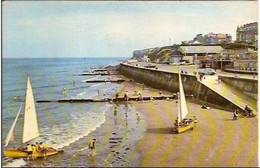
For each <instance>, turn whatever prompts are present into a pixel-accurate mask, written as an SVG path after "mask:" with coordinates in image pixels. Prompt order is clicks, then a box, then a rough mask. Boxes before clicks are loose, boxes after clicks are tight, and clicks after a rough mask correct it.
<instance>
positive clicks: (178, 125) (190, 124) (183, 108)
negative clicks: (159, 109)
mask: <svg viewBox="0 0 260 168" xmlns="http://www.w3.org/2000/svg"><path fill="white" fill-rule="evenodd" d="M178 76H179V93H178V100H179V103H178V117H177V119H176V121H175V123H174V131H175V132H177V133H182V132H185V131H187V130H190V129H193V128H195V127H196V123H197V119H196V117H195V116H193V118H185V117H186V116H187V114H188V108H187V104H186V99H185V95H184V90H183V86H182V80H181V74H180V69H179V72H178Z"/></svg>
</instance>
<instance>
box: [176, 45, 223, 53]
mask: <svg viewBox="0 0 260 168" xmlns="http://www.w3.org/2000/svg"><path fill="white" fill-rule="evenodd" d="M178 51H180V52H181V53H192V54H197V53H222V52H223V48H222V47H221V46H180V47H179V49H178Z"/></svg>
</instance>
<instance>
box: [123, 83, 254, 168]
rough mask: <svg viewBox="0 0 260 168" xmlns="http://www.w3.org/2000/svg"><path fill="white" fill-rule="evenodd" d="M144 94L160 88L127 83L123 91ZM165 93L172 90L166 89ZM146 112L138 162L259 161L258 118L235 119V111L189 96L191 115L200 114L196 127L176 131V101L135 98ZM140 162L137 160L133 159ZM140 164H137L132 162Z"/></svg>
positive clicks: (235, 163)
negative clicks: (203, 105)
mask: <svg viewBox="0 0 260 168" xmlns="http://www.w3.org/2000/svg"><path fill="white" fill-rule="evenodd" d="M126 90H127V91H128V92H129V93H130V96H131V95H133V93H134V90H136V91H141V92H142V94H143V96H146V95H147V96H148V95H157V96H158V93H159V91H158V90H156V89H152V88H149V89H145V90H143V86H142V85H141V84H134V83H133V82H126V83H124V88H123V89H122V90H121V92H120V96H123V94H124V93H125V91H126ZM162 93H163V95H164V94H172V93H169V92H166V91H162ZM130 104H131V105H132V106H134V107H135V108H136V110H137V111H138V112H139V113H140V114H142V115H143V118H142V119H141V120H142V121H144V122H145V124H146V130H145V132H144V134H143V137H142V138H141V139H140V140H138V141H137V142H136V143H135V147H136V148H137V150H136V151H135V152H137V153H138V154H140V158H141V160H137V161H140V162H139V163H138V165H137V166H149V167H155V166H160V167H163V166H168V167H169V166H170V167H180V166H181V167H182V166H190V167H192V166H195V167H200V166H212V167H213V166H232V167H235V166H237V167H243V166H254V167H256V166H257V165H258V119H257V117H256V118H242V117H240V118H239V119H238V120H236V121H233V120H232V117H233V113H232V112H227V111H223V110H219V109H214V108H212V109H202V108H201V105H199V104H195V103H193V102H192V100H190V101H189V100H187V106H188V110H189V114H188V115H190V116H193V115H196V117H197V119H198V124H197V127H196V129H194V130H193V131H187V132H185V133H182V134H173V129H172V128H173V123H174V120H175V119H176V116H177V103H176V101H174V100H172V101H167V100H159V101H153V102H152V101H148V102H131V103H130ZM132 162H134V163H136V161H132ZM129 166H136V165H131V164H130V165H129Z"/></svg>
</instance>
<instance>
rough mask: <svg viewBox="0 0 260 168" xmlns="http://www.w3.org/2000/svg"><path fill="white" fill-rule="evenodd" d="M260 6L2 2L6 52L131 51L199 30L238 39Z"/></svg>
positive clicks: (123, 54)
mask: <svg viewBox="0 0 260 168" xmlns="http://www.w3.org/2000/svg"><path fill="white" fill-rule="evenodd" d="M257 10H258V2H257V1H233V2H227V1H215V2H210V1H206V2H205V1H204V2H203V1H189V2H185V1H172V2H171V1H165V2H158V1H151V2H148V1H139V2H137V1H132V2H118V1H110V2H106V1H96V2H95V1H85V2H84V1H78V2H77V1H76V2H73V1H54V2H52V1H39V2H36V1H27V2H26V1H11V2H6V3H4V4H3V5H2V45H3V48H2V50H3V52H2V53H3V55H2V56H3V58H7V57H8V58H10V57H131V56H132V52H133V50H137V49H143V48H151V47H157V46H158V47H159V46H163V45H169V42H170V41H171V43H172V44H173V43H177V44H179V43H181V41H184V40H191V39H193V38H194V37H195V35H196V34H199V33H202V34H207V33H209V32H214V33H228V34H231V35H232V38H233V40H235V38H236V36H235V33H236V28H237V25H242V24H246V23H250V22H255V21H258V13H257Z"/></svg>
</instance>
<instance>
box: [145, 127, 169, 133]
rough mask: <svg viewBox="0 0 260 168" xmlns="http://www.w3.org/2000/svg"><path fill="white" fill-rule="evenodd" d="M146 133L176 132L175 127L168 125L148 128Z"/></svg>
mask: <svg viewBox="0 0 260 168" xmlns="http://www.w3.org/2000/svg"><path fill="white" fill-rule="evenodd" d="M146 133H151V134H174V130H173V127H166V128H148V129H147V130H146Z"/></svg>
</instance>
